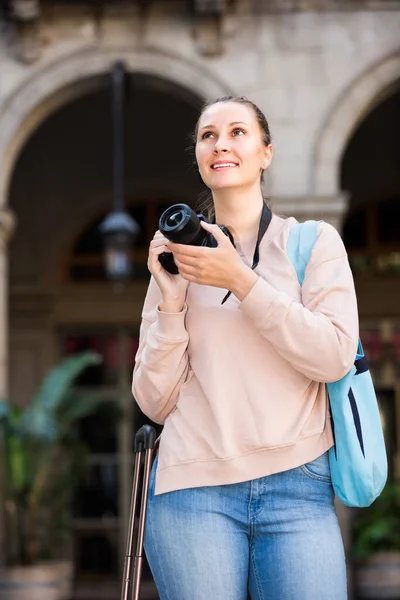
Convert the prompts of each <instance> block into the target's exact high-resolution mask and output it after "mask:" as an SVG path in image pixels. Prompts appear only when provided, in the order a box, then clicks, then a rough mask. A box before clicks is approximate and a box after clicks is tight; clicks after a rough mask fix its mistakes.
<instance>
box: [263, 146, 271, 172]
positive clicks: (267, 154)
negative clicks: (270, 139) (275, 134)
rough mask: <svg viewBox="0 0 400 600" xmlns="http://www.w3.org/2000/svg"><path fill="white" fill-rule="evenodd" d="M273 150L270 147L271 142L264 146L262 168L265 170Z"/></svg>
mask: <svg viewBox="0 0 400 600" xmlns="http://www.w3.org/2000/svg"><path fill="white" fill-rule="evenodd" d="M273 153H274V151H273V148H272V144H269V146H264V157H263V158H264V160H263V163H262V169H263V170H264V171H265V169H268V167H269V166H270V164H271V162H272V155H273Z"/></svg>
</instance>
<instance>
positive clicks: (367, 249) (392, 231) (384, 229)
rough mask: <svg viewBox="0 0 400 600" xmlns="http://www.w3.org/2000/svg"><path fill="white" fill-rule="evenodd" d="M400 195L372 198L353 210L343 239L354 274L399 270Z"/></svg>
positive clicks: (393, 272) (398, 272) (385, 273)
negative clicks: (379, 199) (371, 200)
mask: <svg viewBox="0 0 400 600" xmlns="http://www.w3.org/2000/svg"><path fill="white" fill-rule="evenodd" d="M399 219H400V197H398V196H394V197H391V198H388V199H385V200H381V201H375V202H369V203H368V204H364V205H362V206H361V207H360V208H358V209H355V210H354V211H352V212H351V213H350V215H349V216H348V218H347V221H346V223H345V225H344V228H343V239H344V243H345V245H346V248H347V251H348V253H349V258H350V264H351V267H352V269H353V272H354V274H355V275H388V274H393V275H399V274H400V233H399V232H400V228H399V222H400V221H399Z"/></svg>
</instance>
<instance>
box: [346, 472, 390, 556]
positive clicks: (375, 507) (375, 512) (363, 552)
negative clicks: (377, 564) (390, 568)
mask: <svg viewBox="0 0 400 600" xmlns="http://www.w3.org/2000/svg"><path fill="white" fill-rule="evenodd" d="M377 552H400V484H399V483H396V482H393V483H388V484H387V485H386V487H385V489H384V490H383V492H382V494H381V495H380V496H379V497H378V498H377V499H376V500H375V502H374V503H373V504H372V505H371V506H370V507H368V508H365V509H362V510H361V511H360V512H359V514H358V515H357V516H356V517H355V519H354V521H353V547H352V554H353V556H355V557H357V558H366V557H368V556H371V555H372V554H375V553H377Z"/></svg>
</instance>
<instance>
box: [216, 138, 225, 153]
mask: <svg viewBox="0 0 400 600" xmlns="http://www.w3.org/2000/svg"><path fill="white" fill-rule="evenodd" d="M218 152H229V143H228V141H227V140H226V138H223V137H222V136H221V137H219V138H218V140H217V141H216V142H215V145H214V154H218Z"/></svg>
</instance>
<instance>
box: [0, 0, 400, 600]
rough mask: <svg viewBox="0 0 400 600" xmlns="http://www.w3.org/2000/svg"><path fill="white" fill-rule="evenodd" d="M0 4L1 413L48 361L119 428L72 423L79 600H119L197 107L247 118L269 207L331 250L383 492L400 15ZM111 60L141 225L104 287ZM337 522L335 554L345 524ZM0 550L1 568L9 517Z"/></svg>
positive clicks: (390, 427)
mask: <svg viewBox="0 0 400 600" xmlns="http://www.w3.org/2000/svg"><path fill="white" fill-rule="evenodd" d="M0 5H1V7H2V8H1V16H0V397H4V398H8V399H9V400H10V401H11V402H12V403H16V404H20V405H24V404H26V403H27V402H28V401H29V400H30V398H31V397H32V395H33V394H34V392H35V390H36V389H37V386H38V385H39V383H40V381H41V380H42V377H43V375H44V374H45V373H46V372H47V370H48V369H49V368H50V367H51V366H53V365H54V363H55V362H57V361H59V360H60V359H61V358H63V357H65V356H69V355H72V354H74V353H76V352H78V351H81V350H85V349H91V350H95V351H97V352H99V353H101V354H102V355H103V357H104V360H103V363H102V364H101V365H99V366H97V367H91V368H90V369H88V370H87V371H86V372H85V374H84V375H83V376H82V377H81V378H80V380H79V385H80V386H82V387H85V389H86V390H91V391H93V392H94V393H96V394H99V395H103V396H106V397H107V398H109V399H110V400H111V401H113V402H114V403H115V404H116V405H119V406H121V407H123V409H124V417H123V418H122V419H118V418H117V417H115V416H114V412H113V410H111V409H109V408H108V409H107V410H104V411H99V412H98V413H97V414H96V415H95V416H93V417H91V418H88V419H85V420H84V421H82V422H81V423H80V435H81V437H82V439H83V440H84V441H85V442H86V443H87V444H88V446H89V448H90V460H89V468H88V470H87V475H86V477H85V478H84V480H83V481H82V484H81V486H80V487H79V490H78V491H77V495H76V501H75V503H74V565H75V572H76V586H75V597H76V598H77V599H78V598H79V599H82V600H83V599H85V598H87V599H89V598H96V599H98V600H100V598H104V599H106V600H113V599H114V598H118V597H119V577H120V569H121V565H122V563H123V556H124V552H125V541H126V531H127V519H128V514H129V502H130V492H131V489H130V486H131V475H132V439H133V434H134V431H135V430H136V429H137V428H138V427H139V426H140V425H141V424H142V422H143V417H142V415H141V414H140V413H139V411H138V409H137V408H135V406H134V404H133V402H132V398H131V392H130V384H131V373H132V368H133V362H134V356H135V352H136V348H137V342H138V327H139V324H140V316H141V307H142V303H143V298H144V294H145V290H146V286H147V281H148V272H147V268H146V259H147V247H148V243H149V240H150V239H151V237H152V235H153V233H154V231H155V230H156V229H157V221H158V217H159V215H160V214H161V211H162V210H163V209H164V208H165V207H167V206H169V205H170V204H173V203H176V202H186V203H189V204H192V205H193V204H194V203H195V201H196V198H197V196H198V194H199V192H200V191H201V189H202V188H201V182H200V180H199V177H198V175H197V172H196V169H195V167H194V166H193V160H194V159H193V154H192V153H191V151H190V144H191V139H190V136H191V133H192V131H193V127H194V124H195V121H196V117H197V114H198V111H199V109H200V107H201V105H202V103H203V102H204V101H205V100H209V99H213V98H216V97H219V96H222V95H227V94H234V95H246V96H247V97H249V98H250V99H251V100H253V101H255V102H256V103H257V104H258V105H259V106H260V108H261V109H262V110H263V111H264V112H265V114H266V116H267V118H268V121H269V123H270V127H271V131H272V136H273V142H274V148H275V153H274V160H273V164H272V167H271V169H270V170H269V172H268V175H267V177H266V182H265V193H266V195H268V197H269V198H271V204H272V208H273V209H274V210H275V211H276V212H279V213H280V214H284V215H293V216H295V217H297V218H298V219H299V220H305V219H308V218H310V219H324V220H326V221H328V222H330V223H332V224H333V225H334V226H335V227H337V228H338V229H339V230H340V231H341V233H342V235H343V238H344V241H345V244H346V247H347V250H348V253H349V256H350V260H351V264H352V268H353V272H354V276H355V281H356V287H357V293H358V300H359V311H360V324H361V338H362V340H363V343H364V347H365V351H366V354H367V355H368V357H369V360H370V364H371V367H372V371H373V375H374V378H375V383H376V387H377V391H378V395H379V400H380V405H381V411H382V419H383V422H384V427H385V435H386V442H387V448H388V454H389V462H390V473H391V477H394V476H395V475H396V474H397V476H398V475H399V474H400V473H399V471H400V458H399V449H400V446H399V445H400V234H399V231H400V228H399V222H400V161H399V135H400V45H399V39H400V36H399V32H400V1H396V0H393V1H390V0H375V1H373V0H370V1H369V0H347V1H345V0H325V1H324V0H186V1H184V0H181V1H179V0H175V1H174V0H154V1H153V0H126V1H120V2H119V1H117V0H115V1H111V0H110V1H107V0H104V1H103V0H87V1H84V0H70V1H67V0H64V1H61V0H8V1H7V0H2V1H1V2H0ZM120 60H122V61H123V63H124V64H125V66H126V69H127V72H128V77H127V80H128V85H127V86H126V87H127V89H126V95H125V102H126V111H125V112H126V115H125V125H124V131H125V164H126V169H125V203H126V207H127V211H128V212H129V214H130V215H131V216H132V217H133V218H134V219H135V220H136V221H137V222H138V224H139V225H140V234H139V236H138V238H137V240H136V244H135V246H134V249H133V253H132V256H131V257H130V258H131V259H132V260H133V261H134V264H135V273H134V276H133V278H132V279H131V281H129V283H128V284H126V285H125V286H123V287H118V286H115V284H112V283H110V281H109V280H108V278H107V274H106V271H105V268H104V256H103V246H102V238H101V234H100V232H99V224H100V223H101V222H102V221H103V219H104V217H105V216H106V215H107V214H108V213H109V212H110V211H111V210H112V206H113V158H114V157H113V125H112V115H111V72H112V68H113V65H114V64H115V62H116V61H120ZM115 414H116V413H115ZM339 512H340V519H341V523H342V529H343V533H344V537H345V540H346V545H347V547H348V546H349V544H350V539H349V537H350V536H349V523H350V520H351V511H349V510H346V509H344V508H343V507H339ZM0 538H1V548H2V554H1V560H2V563H3V564H4V563H5V562H6V551H5V550H6V548H7V547H8V545H9V542H10V540H8V539H7V533H6V527H5V522H4V518H3V520H0ZM148 597H149V598H150V597H154V596H152V595H151V593H150V592H149V596H148ZM177 600H179V599H177Z"/></svg>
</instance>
